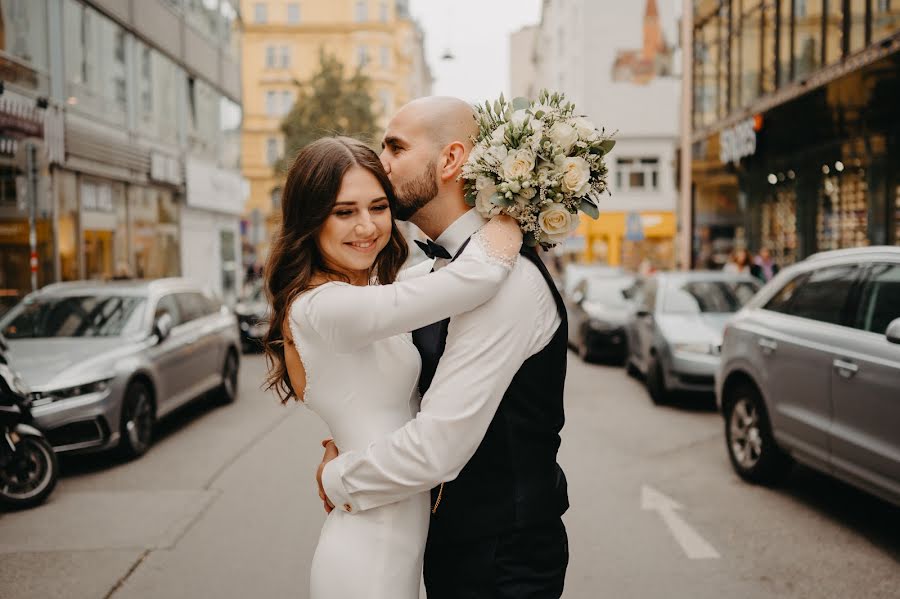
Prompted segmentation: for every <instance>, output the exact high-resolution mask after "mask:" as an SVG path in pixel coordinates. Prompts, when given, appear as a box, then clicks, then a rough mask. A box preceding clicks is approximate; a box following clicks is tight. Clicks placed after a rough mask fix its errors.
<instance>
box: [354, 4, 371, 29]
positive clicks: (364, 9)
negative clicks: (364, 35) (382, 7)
mask: <svg viewBox="0 0 900 599" xmlns="http://www.w3.org/2000/svg"><path fill="white" fill-rule="evenodd" d="M355 14H356V22H357V23H364V22H366V21H368V20H369V7H368V3H367V2H366V0H357V2H356V12H355Z"/></svg>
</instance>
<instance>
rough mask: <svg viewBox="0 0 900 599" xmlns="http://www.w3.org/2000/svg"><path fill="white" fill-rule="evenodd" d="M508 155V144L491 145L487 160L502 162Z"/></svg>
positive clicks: (496, 162) (486, 156)
mask: <svg viewBox="0 0 900 599" xmlns="http://www.w3.org/2000/svg"><path fill="white" fill-rule="evenodd" d="M508 155H509V150H508V149H507V148H506V146H503V145H500V146H491V149H490V150H488V152H487V154H486V155H485V160H486V161H487V162H489V163H493V164H501V163H502V162H503V161H504V160H506V157H507V156H508Z"/></svg>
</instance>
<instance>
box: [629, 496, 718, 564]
mask: <svg viewBox="0 0 900 599" xmlns="http://www.w3.org/2000/svg"><path fill="white" fill-rule="evenodd" d="M641 509H643V510H648V511H654V512H658V513H659V516H660V517H661V518H662V521H663V522H665V524H666V526H668V527H669V532H671V533H672V536H673V537H675V540H676V541H678V544H679V545H681V548H682V550H684V553H685V554H686V555H687V556H688V558H690V559H719V558H720V557H721V556H720V555H719V552H718V551H716V549H715V548H714V547H713V546H712V545H710V544H709V543H708V542H707V541H706V539H704V538H703V537H701V536H700V535H699V534H698V533H697V531H695V530H694V529H693V528H691V527H690V525H689V524H688V523H687V522H685V521H684V520H683V519H682V518H681V516H679V515H678V513H677V511H678V510H681V509H684V508H683V507H682V506H681V504H679V503H678V502H677V501H675V500H674V499H672V498H671V497H669V496H667V495H664V494H662V493H660V492H659V491H657V490H656V489H654V488H653V487H650V486H647V485H644V486H643V487H641Z"/></svg>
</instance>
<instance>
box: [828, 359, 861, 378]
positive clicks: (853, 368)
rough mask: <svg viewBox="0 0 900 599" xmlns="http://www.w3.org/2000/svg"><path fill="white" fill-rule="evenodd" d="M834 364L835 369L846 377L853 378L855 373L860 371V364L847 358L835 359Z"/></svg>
mask: <svg viewBox="0 0 900 599" xmlns="http://www.w3.org/2000/svg"><path fill="white" fill-rule="evenodd" d="M832 364H833V365H834V369H835V370H837V372H838V374H839V375H841V376H842V377H844V378H845V379H849V378H853V375H855V374H856V373H857V372H859V366H857V365H856V364H854V363H853V362H848V361H847V360H840V359H835V361H834V362H832Z"/></svg>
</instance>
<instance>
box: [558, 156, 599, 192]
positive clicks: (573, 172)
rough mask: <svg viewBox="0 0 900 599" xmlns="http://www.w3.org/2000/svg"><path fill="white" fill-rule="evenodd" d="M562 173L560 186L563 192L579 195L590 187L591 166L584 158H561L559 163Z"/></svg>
mask: <svg viewBox="0 0 900 599" xmlns="http://www.w3.org/2000/svg"><path fill="white" fill-rule="evenodd" d="M560 170H561V171H562V173H563V177H562V181H561V182H560V187H561V189H562V190H563V192H565V193H571V194H575V196H576V197H581V196H583V195H584V194H586V193H587V192H588V191H589V190H590V189H591V185H590V178H591V167H590V165H588V163H587V161H586V160H585V159H584V158H580V157H578V156H576V157H574V158H563V159H562V161H561V164H560Z"/></svg>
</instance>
